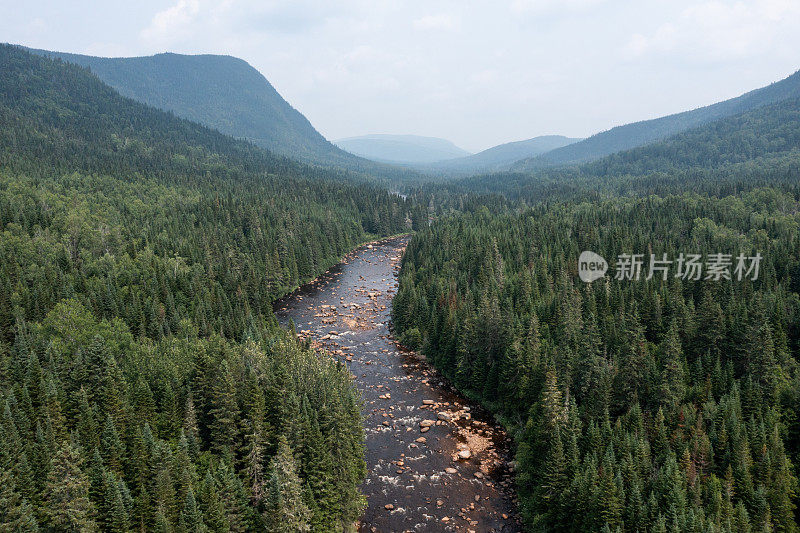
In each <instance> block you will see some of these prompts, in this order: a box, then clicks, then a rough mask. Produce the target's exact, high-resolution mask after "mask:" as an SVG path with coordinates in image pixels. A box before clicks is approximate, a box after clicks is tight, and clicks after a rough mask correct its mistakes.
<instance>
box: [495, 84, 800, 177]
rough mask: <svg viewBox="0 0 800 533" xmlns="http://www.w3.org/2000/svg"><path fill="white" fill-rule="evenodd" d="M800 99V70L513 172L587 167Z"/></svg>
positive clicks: (526, 162) (606, 134) (598, 137)
mask: <svg viewBox="0 0 800 533" xmlns="http://www.w3.org/2000/svg"><path fill="white" fill-rule="evenodd" d="M797 96H800V70H798V71H796V72H794V73H793V74H791V75H789V76H787V77H786V78H783V79H781V80H778V81H776V82H773V83H771V84H769V85H766V86H764V87H760V88H757V89H754V90H752V91H748V92H746V93H744V94H742V95H740V96H737V97H735V98H730V99H728V100H723V101H721V102H717V103H715V104H711V105H707V106H702V107H698V108H696V109H692V110H688V111H683V112H680V113H674V114H671V115H666V116H663V117H659V118H655V119H650V120H642V121H638V122H632V123H630V124H624V125H622V126H616V127H614V128H611V129H609V130H606V131H602V132H600V133H597V134H595V135H592V136H591V137H588V138H586V139H584V140H583V141H580V142H577V143H575V144H572V145H568V146H565V147H562V148H558V149H556V150H553V151H551V152H547V153H545V154H542V155H539V156H536V157H534V158H527V159H523V160H520V161H518V162H517V163H515V164H514V165H512V167H511V168H512V170H521V171H525V170H534V169H538V168H547V167H553V166H563V165H575V164H580V163H587V162H590V161H594V160H597V159H600V158H602V157H605V156H607V155H611V154H613V153H616V152H620V151H623V150H628V149H631V148H636V147H639V146H643V145H646V144H648V143H650V142H653V141H658V140H661V139H666V138H668V137H670V136H671V135H674V134H676V133H681V132H683V131H687V130H690V129H692V128H694V127H698V126H702V125H704V124H708V123H710V122H714V121H715V120H719V119H723V118H726V117H730V116H734V115H738V114H740V113H743V112H746V111H749V110H751V109H755V108H758V107H762V106H765V105H769V104H773V103H776V102H780V101H782V100H786V99H788V98H792V97H797Z"/></svg>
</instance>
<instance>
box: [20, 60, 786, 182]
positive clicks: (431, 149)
mask: <svg viewBox="0 0 800 533" xmlns="http://www.w3.org/2000/svg"><path fill="white" fill-rule="evenodd" d="M32 51H33V52H35V53H39V54H44V55H48V56H50V57H57V58H61V59H63V60H65V61H69V62H73V63H77V64H79V65H82V66H85V67H88V68H90V69H91V70H92V72H94V73H95V74H96V75H97V76H98V77H99V78H100V79H101V80H102V81H104V82H106V83H108V84H109V85H111V86H112V87H114V88H115V89H117V90H118V91H119V92H120V93H121V94H122V95H123V96H128V97H131V98H133V99H135V100H138V101H140V102H143V103H146V104H149V105H152V106H154V107H158V108H160V109H164V110H167V111H172V112H173V113H175V114H176V115H177V116H179V117H181V118H187V119H190V120H193V121H196V122H199V123H201V124H203V125H206V126H210V127H212V128H215V129H218V130H219V131H220V132H222V133H225V134H228V135H231V136H234V137H237V138H243V139H246V140H249V141H251V142H253V143H255V144H257V145H258V146H261V147H264V148H267V149H268V150H270V151H273V152H275V153H277V154H281V155H285V156H288V157H291V158H294V159H299V160H301V161H305V162H311V163H315V164H320V165H325V166H338V167H341V168H345V169H348V170H351V171H355V172H359V173H361V174H365V175H369V176H372V177H377V178H379V179H384V178H389V179H392V180H393V181H394V182H396V183H400V182H408V181H417V182H419V181H421V180H424V179H427V178H426V177H425V175H427V176H428V177H433V176H435V177H437V178H442V177H466V176H469V175H471V174H481V173H488V172H498V171H504V170H513V171H521V172H530V171H538V170H541V169H546V168H553V167H559V166H565V165H566V166H568V165H575V164H582V163H587V162H590V161H595V160H599V159H601V158H603V157H606V156H609V155H611V154H614V153H617V152H621V151H624V150H629V149H632V148H636V147H640V146H644V145H647V144H649V143H653V142H656V141H659V140H662V139H666V138H668V137H670V136H671V135H675V134H678V133H681V132H685V131H688V130H690V129H692V128H696V127H698V126H702V125H705V124H709V123H712V122H714V121H716V120H719V119H723V118H726V117H731V116H735V115H737V114H740V113H744V112H747V111H749V110H753V109H757V108H759V107H761V106H765V105H770V104H774V103H776V102H780V101H783V100H786V99H789V98H793V97H800V72H798V73H795V74H793V75H791V76H789V77H787V78H786V79H784V80H781V81H779V82H776V83H773V84H771V85H769V86H766V87H763V88H761V89H756V90H754V91H750V92H748V93H746V94H744V95H742V96H740V97H737V98H733V99H730V100H726V101H723V102H719V103H716V104H713V105H710V106H706V107H702V108H698V109H695V110H691V111H686V112H683V113H678V114H674V115H669V116H666V117H661V118H657V119H653V120H647V121H641V122H636V123H632V124H627V125H624V126H618V127H615V128H612V129H610V130H608V131H604V132H601V133H598V134H596V135H593V136H591V137H589V138H587V139H583V140H580V139H574V138H568V137H563V136H559V135H547V136H540V137H535V138H532V139H528V140H524V141H518V142H512V143H506V144H502V145H499V146H495V147H493V148H490V149H487V150H484V151H482V152H480V153H477V154H469V153H468V152H466V151H465V150H462V149H460V148H459V147H457V146H456V145H455V144H453V143H452V142H450V141H447V140H444V139H437V138H432V137H421V136H416V135H366V136H361V137H351V138H347V139H341V140H340V141H337V143H336V144H338V145H339V146H336V145H335V144H334V143H331V142H329V141H327V140H326V139H325V138H324V137H323V136H322V135H321V134H320V133H319V132H317V131H316V130H315V129H314V127H313V126H312V124H311V123H310V122H309V121H308V120H307V119H306V117H304V116H303V115H302V114H301V113H300V112H299V111H297V110H296V109H294V108H292V107H291V105H289V104H288V103H287V102H286V100H284V99H283V98H282V97H281V96H280V94H278V92H277V91H276V90H275V89H274V87H272V85H270V83H269V81H267V79H266V78H265V77H264V76H263V75H262V74H261V73H259V72H258V71H257V70H256V69H254V68H253V67H251V66H250V65H249V64H247V63H246V62H245V61H243V60H241V59H237V58H234V57H230V56H218V55H196V56H192V55H181V54H172V53H166V54H158V55H155V56H149V57H134V58H101V57H93V56H85V55H76V54H68V53H61V52H47V51H42V50H32ZM342 148H344V149H342ZM401 167H404V168H401Z"/></svg>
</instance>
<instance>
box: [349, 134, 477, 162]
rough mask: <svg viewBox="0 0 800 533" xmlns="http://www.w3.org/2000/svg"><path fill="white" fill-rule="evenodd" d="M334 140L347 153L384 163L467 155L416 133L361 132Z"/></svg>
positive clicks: (449, 145)
mask: <svg viewBox="0 0 800 533" xmlns="http://www.w3.org/2000/svg"><path fill="white" fill-rule="evenodd" d="M334 144H335V145H336V146H338V147H339V148H341V149H343V150H346V151H348V152H350V153H351V154H355V155H358V156H361V157H365V158H367V159H372V160H373V161H384V162H387V163H400V164H409V163H411V164H413V163H433V162H435V161H442V160H444V159H454V158H457V157H463V156H468V155H471V154H470V152H467V151H466V150H463V149H461V148H459V147H458V146H456V145H455V144H453V143H452V142H450V141H448V140H446V139H440V138H438V137H423V136H420V135H388V134H371V135H361V136H358V137H348V138H346V139H340V140H338V141H334Z"/></svg>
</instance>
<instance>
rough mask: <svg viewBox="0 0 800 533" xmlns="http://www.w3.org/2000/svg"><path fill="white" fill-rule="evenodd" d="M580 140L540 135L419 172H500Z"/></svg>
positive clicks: (424, 168)
mask: <svg viewBox="0 0 800 533" xmlns="http://www.w3.org/2000/svg"><path fill="white" fill-rule="evenodd" d="M580 140H581V139H579V138H570V137H564V136H563V135H542V136H539V137H534V138H533V139H527V140H524V141H515V142H509V143H505V144H500V145H498V146H493V147H492V148H488V149H486V150H484V151H482V152H478V153H477V154H473V155H469V156H466V157H460V158H458V159H450V160H447V161H439V162H436V163H434V164H432V165H429V166H427V167H418V168H419V169H420V170H423V171H430V172H445V173H450V174H469V173H471V172H489V171H493V170H503V169H505V168H508V167H509V166H510V165H511V164H513V163H515V162H517V161H519V160H521V159H526V158H530V157H536V156H537V155H541V154H544V153H546V152H549V151H551V150H555V149H557V148H561V147H562V146H567V145H570V144H572V143H574V142H578V141H580Z"/></svg>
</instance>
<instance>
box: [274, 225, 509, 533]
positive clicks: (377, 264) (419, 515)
mask: <svg viewBox="0 0 800 533" xmlns="http://www.w3.org/2000/svg"><path fill="white" fill-rule="evenodd" d="M407 241H408V238H407V237H404V238H397V239H392V240H388V241H383V242H380V243H376V244H374V245H368V246H365V247H362V248H360V249H358V250H356V251H355V252H353V253H351V254H349V255H348V256H346V258H345V260H344V262H343V263H341V264H339V265H337V266H336V267H334V268H333V269H331V270H330V271H329V272H328V273H327V274H325V275H324V276H322V277H321V278H319V279H318V280H317V281H315V282H314V283H311V284H309V285H306V286H304V287H302V288H301V289H298V290H297V291H296V292H295V293H293V294H292V295H290V296H288V297H287V298H284V299H283V300H280V301H279V302H278V303H277V304H276V312H277V315H278V318H279V320H280V322H281V323H282V324H284V325H288V324H289V322H290V321H292V322H294V324H295V327H296V329H297V332H298V334H299V335H300V336H301V337H304V338H306V339H308V340H309V341H310V342H311V344H312V345H313V346H314V347H317V348H321V349H323V350H325V351H326V352H328V353H329V354H330V355H331V356H333V357H335V358H336V359H337V360H338V361H340V362H342V363H343V364H346V365H347V367H348V369H349V370H350V372H351V373H352V374H353V376H354V379H355V384H356V387H357V389H358V390H359V391H360V393H361V395H362V396H363V398H364V405H363V413H364V417H365V431H366V459H367V469H368V474H367V478H366V480H365V482H364V484H363V485H362V491H363V493H364V494H365V495H366V497H367V503H368V506H367V509H366V512H365V513H364V516H363V517H362V519H361V527H360V531H364V532H370V531H432V530H436V531H482V532H483V531H485V532H488V531H508V532H510V531H519V530H520V529H519V526H518V525H517V523H516V520H515V519H514V505H513V503H512V501H511V499H510V491H511V489H512V486H511V483H510V472H509V464H508V460H509V456H508V453H509V451H508V444H509V441H508V439H507V437H506V436H505V434H504V433H503V432H502V430H501V429H499V428H498V427H497V426H496V425H495V424H494V423H493V421H492V419H491V417H490V416H488V415H487V414H486V413H484V412H483V411H482V410H480V409H478V408H476V407H475V406H474V405H470V404H469V403H468V402H466V401H465V400H464V399H463V398H462V397H461V396H460V395H458V394H457V393H455V392H454V391H453V390H452V389H451V388H450V387H449V386H448V385H446V384H445V382H444V380H443V379H442V378H441V377H440V376H439V375H438V373H437V372H436V371H435V370H434V369H432V368H431V367H430V366H429V365H428V364H427V363H426V362H425V360H424V359H422V358H420V356H418V355H417V354H415V353H413V352H408V351H403V350H401V349H400V348H399V347H398V346H397V344H396V343H395V342H394V341H393V340H392V338H391V334H390V331H389V327H388V326H389V313H390V311H389V310H390V306H391V300H392V296H393V294H394V292H395V291H396V288H397V279H396V276H397V268H398V265H399V260H400V257H401V254H402V253H403V251H404V250H405V246H406V244H407Z"/></svg>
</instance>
